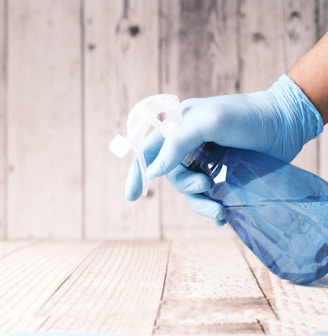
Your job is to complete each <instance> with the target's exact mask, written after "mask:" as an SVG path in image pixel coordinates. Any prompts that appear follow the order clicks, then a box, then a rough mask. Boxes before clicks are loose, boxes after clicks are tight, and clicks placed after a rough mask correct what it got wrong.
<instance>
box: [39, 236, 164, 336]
mask: <svg viewBox="0 0 328 336" xmlns="http://www.w3.org/2000/svg"><path fill="white" fill-rule="evenodd" d="M168 248H169V244H168V243H167V242H157V241H155V242H154V241H144V242H142V241H134V242H127V241H125V242H123V241H121V242H106V243H104V244H103V245H102V246H100V247H99V248H98V249H97V251H95V253H93V254H92V255H89V257H88V258H86V259H85V260H84V262H83V263H82V264H81V265H80V266H79V267H78V268H77V269H76V270H75V272H74V274H73V275H72V276H71V277H70V278H69V279H67V281H66V282H65V283H64V284H63V285H62V286H61V288H60V289H59V290H58V291H56V293H54V295H53V297H52V298H51V299H50V300H49V301H48V302H47V304H46V305H45V306H44V307H43V308H42V310H41V311H40V312H39V314H38V315H39V316H41V315H42V316H44V317H46V318H47V320H46V322H45V323H44V325H43V326H42V327H41V328H40V330H39V331H56V332H60V331H62V332H69V331H70V332H97V333H108V334H124V335H127V334H134V335H150V334H152V330H153V326H154V322H155V319H156V316H157V311H158V306H159V302H160V299H161V295H162V290H163V286H164V281H165V273H166V265H167V258H168V254H169V253H168V251H169V249H168Z"/></svg>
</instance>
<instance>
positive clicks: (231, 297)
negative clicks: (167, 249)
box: [155, 238, 275, 334]
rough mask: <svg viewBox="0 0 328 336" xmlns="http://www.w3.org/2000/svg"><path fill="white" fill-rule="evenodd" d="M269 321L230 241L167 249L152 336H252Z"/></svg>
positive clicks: (182, 244)
mask: <svg viewBox="0 0 328 336" xmlns="http://www.w3.org/2000/svg"><path fill="white" fill-rule="evenodd" d="M274 318H275V316H274V314H273V312H272V310H271V309H270V307H269V306H268V304H267V301H266V299H265V298H264V296H263V293H262V292H261V290H260V288H259V287H258V285H257V283H256V281H255V279H254V277H253V274H252V273H251V271H250V269H249V267H248V264H247V263H246V262H245V259H244V257H243V256H242V254H241V253H240V251H239V248H238V246H237V244H236V243H235V241H234V240H233V239H231V238H230V239H213V240H195V241H192V240H189V241H183V242H182V241H180V242H174V243H173V244H172V248H171V253H170V262H169V265H168V273H167V280H166V286H165V291H164V296H163V302H162V304H161V309H160V314H159V318H158V320H157V322H156V326H155V328H156V329H155V332H156V334H157V333H158V334H226V333H239V334H245V333H254V334H256V333H262V332H263V322H265V321H267V320H269V319H270V320H271V319H274Z"/></svg>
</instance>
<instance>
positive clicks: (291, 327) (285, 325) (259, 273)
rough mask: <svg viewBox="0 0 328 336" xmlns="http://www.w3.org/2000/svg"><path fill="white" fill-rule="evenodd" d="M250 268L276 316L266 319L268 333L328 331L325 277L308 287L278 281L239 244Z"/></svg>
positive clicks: (299, 333) (311, 333)
mask: <svg viewBox="0 0 328 336" xmlns="http://www.w3.org/2000/svg"><path fill="white" fill-rule="evenodd" d="M242 249H243V253H244V255H245V257H246V259H247V260H248V263H249V265H251V268H252V271H253V272H254V275H255V277H256V279H257V281H258V283H259V286H260V287H261V289H262V291H263V292H264V294H265V295H266V298H267V300H268V301H269V302H270V304H271V305H272V307H273V309H274V311H275V313H276V315H277V318H276V319H269V320H267V321H266V326H267V332H268V333H269V334H270V335H295V336H296V335H313V334H314V333H315V332H320V331H325V332H327V330H328V320H327V314H328V305H327V300H328V278H327V277H325V278H322V279H320V280H318V281H316V282H314V283H313V284H311V285H309V286H300V285H294V284H292V283H290V282H288V281H284V280H281V279H280V278H278V277H277V276H276V275H274V274H273V273H271V272H268V270H267V269H266V268H265V266H264V265H263V264H262V263H261V262H260V261H259V260H258V259H257V258H256V257H255V256H254V254H253V253H252V252H251V251H250V250H248V249H247V248H246V247H243V248H242Z"/></svg>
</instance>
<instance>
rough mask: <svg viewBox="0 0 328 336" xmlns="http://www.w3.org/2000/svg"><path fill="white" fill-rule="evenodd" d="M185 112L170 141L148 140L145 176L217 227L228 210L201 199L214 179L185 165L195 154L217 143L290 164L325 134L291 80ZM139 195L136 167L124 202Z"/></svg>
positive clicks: (191, 105) (197, 102)
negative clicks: (162, 181) (168, 187)
mask: <svg viewBox="0 0 328 336" xmlns="http://www.w3.org/2000/svg"><path fill="white" fill-rule="evenodd" d="M181 107H182V113H183V124H182V125H181V126H180V127H179V128H177V129H176V130H175V131H174V132H172V133H171V134H170V135H169V136H167V137H166V138H165V140H164V139H163V138H162V137H161V136H160V135H159V133H158V132H157V131H155V132H154V133H153V134H151V136H150V137H149V138H148V139H147V141H146V146H145V151H144V153H145V159H146V162H147V165H149V167H148V169H147V172H146V176H147V178H148V179H150V180H151V179H155V178H156V177H158V176H161V175H165V174H166V175H167V177H168V179H169V181H170V182H171V184H172V185H173V186H174V187H175V188H176V189H177V190H178V191H180V192H182V193H183V194H185V195H186V198H187V201H188V203H189V205H190V206H191V207H192V208H193V209H194V210H195V211H196V212H198V213H200V214H202V215H204V216H206V217H208V218H209V219H211V220H212V221H214V222H216V223H217V224H222V223H223V222H224V209H223V208H222V207H221V206H220V205H219V204H218V203H217V202H213V201H211V200H209V199H207V198H206V197H205V196H203V195H201V194H202V193H204V192H205V191H207V190H208V189H209V187H210V181H209V179H208V178H207V177H206V176H205V175H203V174H199V173H195V172H190V171H188V170H187V169H186V168H185V167H183V166H182V165H181V164H180V163H181V162H182V160H183V159H184V158H185V156H186V155H187V154H188V153H189V152H190V151H192V150H194V149H196V148H197V147H198V146H199V145H201V144H202V143H203V142H215V143H217V144H219V145H222V146H229V147H235V148H243V149H250V150H254V151H258V152H262V153H266V154H268V155H270V156H272V157H275V158H278V159H281V160H284V161H287V162H289V161H291V160H292V159H293V158H294V157H295V156H296V155H297V154H298V153H299V152H300V150H301V149H302V147H303V145H304V144H305V143H306V142H308V141H309V140H311V139H313V138H315V137H316V136H318V135H319V134H320V133H321V132H322V130H323V122H322V118H321V116H320V114H319V112H318V111H317V109H316V108H315V107H314V105H313V104H312V103H311V102H310V100H309V99H308V98H307V97H306V95H305V94H304V93H303V92H302V90H301V89H300V88H299V87H298V86H297V85H296V84H295V83H294V82H293V81H292V80H291V79H290V78H289V77H288V76H286V75H283V76H281V77H280V78H279V80H278V81H276V82H275V83H274V84H273V85H272V87H271V88H269V89H268V90H266V91H259V92H254V93H249V94H234V95H223V96H218V97H211V98H197V99H196V98H194V99H188V100H186V101H184V102H183V103H182V104H181ZM140 195H141V178H140V171H139V168H138V164H137V162H136V161H134V163H133V164H132V167H131V169H130V172H129V175H128V178H127V182H126V191H125V196H126V198H127V199H128V200H136V199H137V198H138V197H139V196H140Z"/></svg>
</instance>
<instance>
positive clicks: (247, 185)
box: [111, 95, 328, 284]
mask: <svg viewBox="0 0 328 336" xmlns="http://www.w3.org/2000/svg"><path fill="white" fill-rule="evenodd" d="M150 102H151V104H150ZM164 103H165V104H164ZM146 105H147V106H148V107H149V106H151V107H152V108H151V109H152V110H153V111H156V113H155V114H154V113H153V112H152V113H150V112H149V111H146V110H147V109H148V108H145V106H146ZM167 110H169V111H170V112H169V113H167V119H166V120H164V122H159V121H156V122H155V121H154V118H153V117H154V116H157V114H159V113H160V111H161V112H163V111H167ZM132 111H133V113H132V114H131V113H130V114H131V116H132V118H131V119H130V116H129V119H130V122H129V121H128V125H129V124H130V125H132V124H134V125H135V126H137V125H138V124H139V126H140V125H141V124H142V125H143V127H139V131H138V132H137V133H138V134H141V133H142V136H143V137H144V136H145V129H146V128H148V127H149V125H154V126H155V127H158V128H160V129H161V128H162V129H163V130H165V132H163V135H165V134H164V133H168V130H169V129H170V128H174V127H175V126H177V125H178V124H179V123H180V122H181V116H180V113H179V112H180V106H179V102H178V100H177V98H176V97H175V96H170V95H159V96H152V97H149V98H147V99H146V100H144V101H141V102H140V103H139V105H138V104H137V105H136V107H135V108H134V109H133V110H132ZM132 111H131V112H132ZM145 111H146V112H145ZM173 116H174V117H173ZM132 119H134V121H133V120H132ZM170 119H171V120H170ZM140 120H144V121H143V122H142V123H141V122H140ZM137 121H138V122H137ZM169 125H170V126H169ZM132 128H133V129H136V127H132ZM140 129H142V132H140ZM136 138H137V139H138V141H137V142H138V145H137V146H136V145H135V144H133V137H131V136H128V140H126V139H124V138H123V137H121V136H119V138H116V139H115V140H114V141H113V142H112V144H111V150H112V151H113V152H114V153H116V154H117V155H119V156H122V155H121V154H122V152H126V150H123V151H122V148H123V147H125V148H133V149H135V151H136V153H137V157H138V159H139V165H140V167H141V171H142V176H143V186H144V193H146V190H147V187H146V180H145V178H144V172H145V169H146V166H145V164H144V162H142V161H141V160H142V159H143V153H142V144H141V142H140V139H141V137H134V139H136ZM129 139H130V140H129ZM131 139H132V141H131ZM183 164H184V165H185V166H186V167H187V168H188V169H190V170H193V171H197V172H202V173H204V174H206V175H207V176H209V177H210V178H211V180H212V183H213V184H212V187H211V188H210V190H209V191H208V193H207V196H208V197H209V198H211V199H212V200H214V201H216V202H219V203H221V204H222V205H223V206H224V207H225V209H226V210H227V221H228V223H230V225H231V226H232V228H233V229H234V230H235V232H236V233H237V234H238V236H239V237H240V239H241V240H242V241H243V242H244V243H245V244H246V245H247V246H248V247H249V248H250V250H251V251H253V253H254V254H255V255H256V256H257V257H258V258H259V259H260V260H261V261H262V262H263V264H264V265H265V266H267V267H268V268H269V269H270V270H271V271H272V272H273V273H275V274H276V275H278V276H279V277H280V278H282V279H286V280H289V281H292V282H294V283H301V284H306V283H310V282H312V281H314V280H316V279H318V278H321V277H323V276H324V275H325V274H327V273H328V183H327V182H325V181H324V180H323V179H321V178H320V177H318V176H316V175H314V174H312V173H310V172H307V171H305V170H303V169H300V168H298V167H295V166H293V165H291V164H288V163H285V162H283V161H280V160H277V159H274V158H271V157H269V156H266V155H264V154H261V153H257V152H253V151H249V150H241V149H234V148H227V147H222V146H219V145H217V144H215V143H204V144H203V145H201V146H200V147H198V148H197V149H196V150H194V151H193V152H191V153H189V154H188V155H187V157H186V158H185V159H184V161H183Z"/></svg>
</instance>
